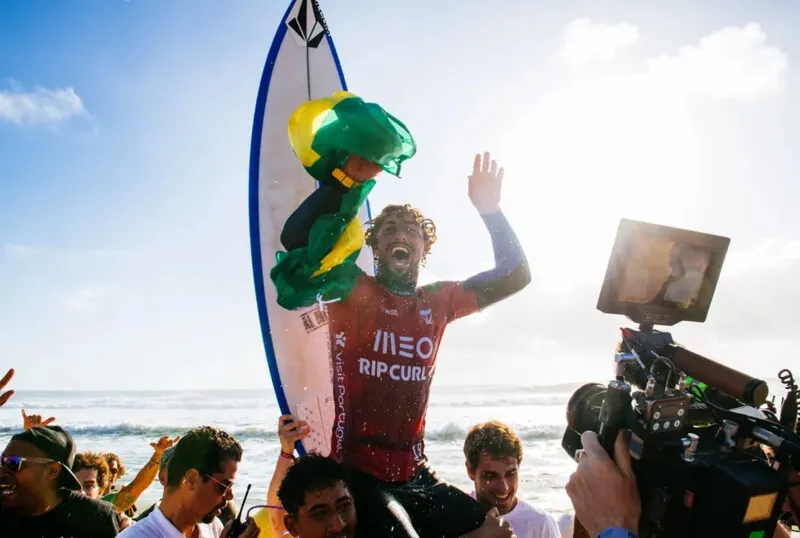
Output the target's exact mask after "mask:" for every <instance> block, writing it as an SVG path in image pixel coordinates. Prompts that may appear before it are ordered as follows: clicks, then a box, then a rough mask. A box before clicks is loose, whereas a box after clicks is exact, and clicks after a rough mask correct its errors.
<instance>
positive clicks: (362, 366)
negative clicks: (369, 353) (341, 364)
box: [358, 358, 428, 381]
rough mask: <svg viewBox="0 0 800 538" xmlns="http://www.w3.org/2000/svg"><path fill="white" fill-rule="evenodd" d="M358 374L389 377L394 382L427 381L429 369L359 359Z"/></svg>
mask: <svg viewBox="0 0 800 538" xmlns="http://www.w3.org/2000/svg"><path fill="white" fill-rule="evenodd" d="M358 373H359V374H361V375H368V376H371V377H384V376H386V377H389V379H392V380H394V381H427V380H428V377H427V374H428V368H427V367H426V366H412V365H410V364H389V363H386V362H383V361H376V360H374V359H365V358H360V359H358Z"/></svg>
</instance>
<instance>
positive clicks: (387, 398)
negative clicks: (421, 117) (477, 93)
mask: <svg viewBox="0 0 800 538" xmlns="http://www.w3.org/2000/svg"><path fill="white" fill-rule="evenodd" d="M373 112H374V111H373ZM387 116H388V115H387ZM389 118H391V117H390V116H389ZM391 119H392V120H393V121H392V122H390V123H391V125H392V126H395V125H397V124H399V122H397V120H396V119H394V118H391ZM400 125H402V124H400ZM384 134H385V136H384V138H383V139H381V140H379V141H378V143H376V146H377V147H381V148H387V147H395V148H399V147H401V146H402V144H401V142H403V141H407V140H411V138H410V134H408V133H407V131H404V132H402V133H400V134H398V133H397V132H396V131H392V129H391V128H388V129H387V130H386V131H385V133H384ZM364 147H368V145H367V144H364ZM364 153H367V152H364ZM364 153H362V154H361V155H362V156H356V155H353V154H350V155H349V156H347V158H346V159H344V162H343V163H342V165H341V166H340V167H337V168H336V169H335V170H334V171H333V172H332V173H331V175H330V177H329V178H327V179H326V180H324V181H322V185H321V186H320V187H319V188H318V189H317V190H316V191H314V192H313V193H312V194H311V195H310V196H309V197H308V198H307V199H306V200H305V201H304V202H303V203H302V204H301V205H300V207H299V208H298V209H297V210H296V211H295V212H294V213H293V214H292V215H291V216H290V217H289V219H288V220H287V222H286V224H285V227H284V229H283V233H282V235H281V241H282V243H283V246H284V247H285V248H286V250H287V252H285V253H280V254H279V257H278V259H279V262H278V264H277V265H276V267H275V268H273V271H272V273H271V276H272V278H273V282H275V284H276V288H277V289H278V295H279V297H278V301H279V303H281V301H282V299H283V303H282V304H283V305H284V307H299V306H310V305H311V304H313V300H312V299H311V298H312V297H317V298H319V302H320V303H322V304H321V305H320V306H319V308H325V309H326V310H327V314H328V315H327V319H328V332H329V334H330V346H331V356H332V361H333V385H334V400H335V405H336V421H335V423H334V426H333V431H332V432H331V447H332V453H331V456H332V457H334V458H336V459H337V460H339V461H340V462H342V463H343V464H344V465H345V466H347V467H348V468H350V469H351V471H352V472H353V475H354V476H353V480H352V484H351V486H352V487H353V489H354V493H355V498H356V506H357V510H358V514H359V533H360V534H361V533H362V532H363V533H365V534H364V535H368V536H407V535H408V534H409V533H407V532H405V531H404V530H403V527H404V526H403V525H398V517H400V518H401V520H402V514H401V515H400V516H398V514H397V508H396V505H397V504H398V503H399V504H400V505H401V506H402V507H403V508H404V509H405V512H406V513H407V514H408V516H409V517H410V519H411V521H412V523H413V526H414V528H415V529H416V531H417V532H418V533H419V536H422V537H423V538H424V537H426V536H437V537H439V536H442V537H449V536H453V537H457V536H464V535H470V536H487V537H488V536H498V537H499V536H511V535H512V532H511V530H510V529H509V527H508V525H507V524H504V523H503V522H502V520H501V519H500V518H499V516H498V515H497V514H496V511H495V512H490V513H489V514H487V512H486V509H485V508H482V507H481V505H480V504H479V503H477V502H476V501H475V500H474V499H472V498H471V497H470V496H469V495H467V494H466V493H464V492H462V491H461V490H459V489H457V488H455V487H453V486H451V485H449V484H447V483H445V482H443V481H442V480H440V479H439V478H438V477H437V476H436V474H435V473H434V472H433V470H432V469H430V467H429V466H428V464H427V458H426V455H425V442H424V433H425V415H426V412H427V407H428V398H429V395H430V387H431V380H432V376H433V373H434V371H435V365H436V358H437V357H436V356H437V351H438V349H439V344H440V341H441V338H442V336H443V334H444V331H445V328H446V326H447V325H448V324H449V323H450V322H452V321H455V320H456V319H459V318H461V317H464V316H467V315H470V314H473V313H476V312H479V311H481V310H482V309H484V308H486V307H487V306H489V305H492V304H494V303H496V302H498V301H500V300H502V299H504V298H506V297H509V296H510V295H512V294H514V293H516V292H518V291H520V290H522V289H523V288H524V287H525V286H526V285H527V284H528V283H529V282H530V279H531V276H530V270H529V267H528V262H527V259H526V257H525V254H524V252H523V249H522V247H521V246H520V243H519V241H518V240H517V237H516V235H515V233H514V231H513V230H512V228H511V225H510V224H509V222H508V220H507V219H506V217H505V215H504V214H503V212H502V211H501V209H500V194H501V190H502V189H501V187H502V181H503V169H502V168H500V167H498V165H497V163H496V162H495V161H493V160H492V159H491V156H490V155H489V153H484V154H482V155H480V154H479V155H476V156H475V160H474V164H473V170H472V174H471V175H470V176H469V180H468V192H469V197H470V200H471V201H472V204H473V205H474V206H475V208H476V209H477V211H478V213H479V215H480V217H481V219H482V220H483V222H484V224H485V225H486V228H487V230H488V232H489V235H490V237H491V240H492V245H493V248H494V259H495V267H494V268H492V269H490V270H488V271H484V272H482V273H479V274H477V275H475V276H473V277H471V278H469V279H467V280H465V281H460V282H459V281H446V282H436V283H434V284H430V285H426V286H417V279H418V276H419V270H420V266H421V264H422V263H423V262H424V260H425V259H426V257H427V256H428V255H429V254H430V252H431V247H432V245H433V244H434V242H435V241H436V227H435V225H434V223H433V221H432V220H430V219H428V218H426V217H425V216H424V215H423V214H422V213H421V212H420V211H419V210H417V209H414V208H412V207H411V206H410V205H390V206H388V207H386V208H384V210H383V211H381V213H380V214H379V215H378V216H377V217H375V218H374V219H372V220H371V221H370V222H369V223H367V232H366V235H365V236H364V238H363V239H362V240H363V241H364V242H366V244H367V245H368V246H369V247H371V248H372V252H373V256H374V260H375V264H376V274H375V276H374V277H373V276H370V275H367V274H366V273H365V272H363V271H362V270H361V269H359V268H358V266H357V265H356V264H355V258H356V256H357V250H351V249H352V247H349V249H348V248H346V247H343V245H346V244H352V242H353V239H352V238H350V239H348V238H347V237H346V235H347V234H348V233H351V232H352V227H353V224H352V223H353V222H356V223H357V218H356V215H357V212H358V209H359V207H360V205H361V204H363V203H364V200H365V199H366V194H365V193H364V191H365V190H366V191H367V192H368V191H369V190H370V189H371V188H372V185H373V184H374V177H375V176H376V175H377V174H378V173H379V172H380V171H381V170H386V171H390V173H391V172H392V168H391V166H390V165H391V159H392V158H393V155H392V154H391V153H390V152H389V153H388V157H387V152H386V151H383V153H381V154H380V155H378V156H377V157H375V156H374V155H369V154H367V155H365V154H364ZM410 153H411V154H413V151H411V152H410ZM407 155H408V152H407V153H406V154H405V156H407ZM397 156H398V155H397V154H394V157H397ZM323 158H324V155H323ZM381 159H383V161H381ZM378 163H381V164H378ZM387 163H388V164H387ZM394 170H399V166H398V167H397V168H395V169H394ZM317 179H320V178H319V177H318V178H317ZM323 179H324V178H323ZM359 230H360V227H359ZM337 249H344V250H345V252H344V253H341V254H340V255H339V256H338V257H337V260H338V261H339V263H338V265H331V264H330V258H331V257H333V256H332V255H335V254H336V252H337ZM359 249H360V244H359ZM326 260H327V262H326ZM326 263H327V264H328V265H327V266H326ZM337 271H338V272H337ZM337 277H338V281H337V280H336V279H337ZM304 286H305V287H304ZM300 297H304V299H303V301H302V302H299V303H296V304H292V301H297V300H298V299H299V298H300ZM392 501H397V502H392Z"/></svg>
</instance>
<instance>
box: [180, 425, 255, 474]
mask: <svg viewBox="0 0 800 538" xmlns="http://www.w3.org/2000/svg"><path fill="white" fill-rule="evenodd" d="M229 460H233V461H236V462H239V461H242V445H240V444H239V442H238V441H236V439H234V438H233V436H232V435H230V434H229V433H227V432H224V431H222V430H220V429H219V428H214V427H212V426H200V427H198V428H193V429H191V430H189V431H188V432H187V433H186V435H184V436H183V437H181V440H180V441H178V444H176V445H175V446H174V448H173V450H172V455H171V456H170V458H169V462H167V486H168V487H175V486H179V485H180V483H181V481H182V480H183V477H184V476H186V473H187V472H188V471H189V470H190V469H196V470H197V471H198V472H199V473H200V474H202V475H204V476H203V480H207V479H208V477H207V476H205V475H211V474H214V473H219V472H221V471H222V466H223V464H224V463H225V462H226V461H229Z"/></svg>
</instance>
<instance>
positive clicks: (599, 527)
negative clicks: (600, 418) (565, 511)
mask: <svg viewBox="0 0 800 538" xmlns="http://www.w3.org/2000/svg"><path fill="white" fill-rule="evenodd" d="M628 440H629V432H628V431H627V430H623V431H620V432H619V434H618V435H617V440H616V443H615V444H614V460H616V463H614V461H613V460H612V459H611V458H610V457H609V456H608V454H607V453H606V451H605V449H604V448H603V447H602V446H600V441H599V440H598V437H597V434H596V433H595V432H592V431H586V432H584V433H583V435H581V442H582V443H583V449H582V450H579V451H578V452H577V453H576V454H575V459H576V460H577V462H578V468H577V469H576V471H575V472H574V473H573V474H572V476H570V478H569V482H567V495H569V498H570V500H571V501H572V506H573V508H574V509H575V519H576V520H578V521H580V522H581V525H583V527H584V528H585V529H586V531H587V533H588V535H589V536H591V537H592V538H594V537H597V538H636V531H637V530H638V528H639V515H640V514H641V502H640V500H639V490H638V489H637V488H636V476H635V475H634V473H633V468H632V467H631V456H630V453H629V452H628Z"/></svg>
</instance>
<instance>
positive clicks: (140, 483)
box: [0, 370, 590, 538]
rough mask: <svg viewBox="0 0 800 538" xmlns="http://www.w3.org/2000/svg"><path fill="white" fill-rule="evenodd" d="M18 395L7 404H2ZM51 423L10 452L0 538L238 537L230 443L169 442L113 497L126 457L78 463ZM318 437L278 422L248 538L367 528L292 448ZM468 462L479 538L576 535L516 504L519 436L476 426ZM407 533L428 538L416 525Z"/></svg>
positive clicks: (467, 447) (201, 435) (326, 467)
mask: <svg viewBox="0 0 800 538" xmlns="http://www.w3.org/2000/svg"><path fill="white" fill-rule="evenodd" d="M12 375H13V370H12V371H10V372H9V375H7V376H6V378H5V379H3V380H2V381H1V382H0V390H2V388H3V386H4V385H5V384H6V383H8V382H9V381H10V378H11V376H12ZM11 395H12V392H11V391H9V392H6V393H5V394H3V397H2V398H0V405H2V403H5V401H6V400H7V399H8V398H9V397H10V396H11ZM54 422H55V418H54V417H50V418H48V419H46V420H43V419H42V417H41V416H39V415H26V414H25V413H24V412H23V424H22V426H21V427H20V432H19V433H17V434H15V435H14V436H12V438H11V440H10V442H9V443H8V445H7V446H6V447H5V449H4V450H3V453H2V460H1V462H2V468H1V469H0V491H2V503H0V536H4V537H5V536H8V537H13V536H31V537H34V536H36V537H40V536H41V537H51V536H52V537H56V536H58V537H75V538H77V537H84V536H85V537H97V538H103V537H113V536H126V537H128V538H132V537H137V536H142V537H149V536H159V537H160V536H186V537H198V538H200V537H220V538H223V537H227V536H230V532H231V528H232V526H233V524H234V521H236V520H237V518H238V514H237V513H236V508H235V507H234V506H233V503H232V500H233V487H234V483H235V480H236V474H237V470H238V466H239V463H240V462H241V460H242V457H243V450H242V447H241V445H240V444H239V443H238V442H237V441H236V439H234V438H233V436H231V435H229V434H228V433H226V432H225V431H223V430H221V429H218V428H214V427H210V426H203V427H198V428H194V429H191V430H189V431H188V432H186V433H185V434H184V435H182V436H180V437H178V438H175V439H170V438H168V437H162V438H161V439H159V440H158V441H157V442H154V443H152V444H151V446H152V447H153V455H152V457H151V459H150V460H149V461H148V462H147V463H146V464H145V466H144V467H143V468H142V469H141V470H140V471H139V473H138V474H137V475H136V477H134V479H133V480H132V481H131V482H130V483H129V484H127V485H125V486H122V487H119V488H116V487H115V483H116V482H117V481H118V479H119V478H120V477H121V476H123V475H124V474H125V472H126V471H125V468H124V465H123V464H122V462H121V461H120V459H119V457H118V456H117V455H116V454H101V453H96V452H90V451H84V452H78V451H77V447H76V444H75V442H74V441H73V439H72V436H71V435H70V434H69V432H68V431H66V430H64V429H63V428H61V427H60V426H58V425H56V424H54ZM310 433H311V430H310V428H309V427H308V424H306V423H305V422H303V421H297V420H295V419H294V417H292V416H290V415H286V416H283V417H281V418H280V420H279V424H278V437H279V439H280V446H281V450H280V454H279V456H278V458H277V463H276V467H275V471H274V474H273V477H272V480H271V482H270V486H269V491H268V494H267V499H266V505H265V506H268V507H269V509H268V513H269V517H268V518H262V519H260V520H259V521H258V522H256V521H255V520H254V519H252V518H244V521H246V524H247V526H246V528H245V531H244V533H243V534H241V536H244V537H247V538H252V537H256V536H259V534H261V533H263V532H264V529H262V528H259V525H261V526H262V527H263V526H265V525H269V527H270V528H269V529H266V530H267V532H268V533H269V534H265V535H270V536H275V537H278V536H283V535H285V534H290V535H292V536H295V537H305V538H323V537H329V536H342V537H348V538H352V537H354V536H358V534H357V529H358V528H359V519H360V518H365V519H366V518H368V517H369V515H368V514H362V515H361V516H360V517H359V513H358V511H357V509H356V501H355V499H354V495H356V493H355V489H354V485H353V484H352V478H351V476H352V474H351V472H349V470H348V469H347V468H346V467H345V466H344V465H342V464H341V463H339V462H338V461H336V460H335V459H334V458H331V457H328V456H322V455H319V454H315V453H311V454H309V455H306V456H303V457H300V458H297V457H296V456H295V446H296V443H297V442H298V441H302V440H304V439H305V438H306V437H307V436H308V435H309V434H310ZM464 457H465V471H466V473H467V474H468V476H469V478H470V480H471V481H472V483H473V484H474V489H473V491H472V492H471V493H470V494H469V496H470V497H471V498H472V499H475V500H476V501H477V502H478V503H479V504H480V505H481V506H483V507H485V508H486V510H487V513H486V515H485V522H484V523H483V524H482V526H481V527H480V532H479V533H477V534H473V535H474V536H487V537H490V536H491V537H498V538H499V537H510V536H518V537H529V538H533V537H540V538H558V537H560V536H571V532H572V530H571V525H572V519H571V517H564V518H560V519H559V520H558V521H557V520H556V519H555V518H554V517H553V516H551V515H550V514H549V513H547V512H546V511H545V510H542V509H540V508H537V507H536V506H534V505H532V504H531V503H529V502H527V501H525V500H523V499H522V498H520V496H519V493H520V492H519V490H518V487H519V472H520V465H521V464H522V461H523V445H522V442H521V440H520V438H519V436H518V435H517V434H516V433H515V432H514V431H513V429H512V428H510V427H509V426H507V425H505V424H503V423H501V422H498V421H490V422H485V423H481V424H477V425H475V426H474V427H472V428H471V429H470V431H469V432H468V434H467V436H466V438H465V440H464ZM156 478H157V479H158V481H159V483H160V486H161V489H162V496H161V499H160V500H159V501H158V502H156V503H155V504H154V505H153V506H150V507H149V508H147V509H146V510H144V511H142V512H141V513H139V511H138V510H137V508H136V502H137V501H138V500H139V496H140V495H141V493H143V492H144V491H145V490H146V489H147V488H148V487H150V485H151V483H152V482H153V481H154V480H155V479H156ZM575 483H576V487H580V485H581V484H582V482H580V481H577V482H575ZM439 484H441V483H439ZM450 487H452V486H450ZM588 487H590V486H588ZM365 516H366V517H365ZM398 522H399V524H402V519H398ZM405 532H407V533H408V534H407V536H427V535H429V534H425V533H421V532H419V531H417V530H415V527H414V526H413V525H410V523H409V527H408V528H407V529H406V531H405Z"/></svg>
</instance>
